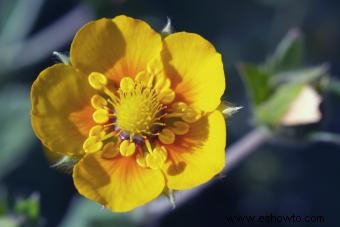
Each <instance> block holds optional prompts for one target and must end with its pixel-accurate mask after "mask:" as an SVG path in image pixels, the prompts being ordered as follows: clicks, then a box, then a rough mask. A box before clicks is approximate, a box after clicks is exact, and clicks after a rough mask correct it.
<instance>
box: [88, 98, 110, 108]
mask: <svg viewBox="0 0 340 227" xmlns="http://www.w3.org/2000/svg"><path fill="white" fill-rule="evenodd" d="M91 104H92V106H93V107H94V108H95V109H97V110H98V109H104V108H105V107H106V106H107V101H106V100H105V99H104V98H103V97H102V96H100V95H94V96H92V98H91Z"/></svg>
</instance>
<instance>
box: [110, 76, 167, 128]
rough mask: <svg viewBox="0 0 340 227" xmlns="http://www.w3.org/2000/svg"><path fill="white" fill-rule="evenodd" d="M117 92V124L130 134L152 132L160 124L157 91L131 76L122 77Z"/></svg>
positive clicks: (115, 105)
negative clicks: (137, 81)
mask: <svg viewBox="0 0 340 227" xmlns="http://www.w3.org/2000/svg"><path fill="white" fill-rule="evenodd" d="M118 94H119V97H118V101H116V102H114V109H115V114H116V117H117V126H118V127H119V128H120V129H121V130H123V131H126V132H128V133H129V134H131V135H134V134H152V130H153V128H154V127H155V126H157V125H160V124H161V122H160V116H161V111H162V109H163V105H162V104H161V102H160V100H159V97H158V96H157V92H156V91H155V90H154V89H152V88H149V87H146V86H143V85H142V84H141V83H135V82H134V81H133V80H132V79H131V78H123V79H122V80H121V83H120V89H119V91H118Z"/></svg>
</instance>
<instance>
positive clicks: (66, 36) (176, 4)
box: [0, 0, 340, 227]
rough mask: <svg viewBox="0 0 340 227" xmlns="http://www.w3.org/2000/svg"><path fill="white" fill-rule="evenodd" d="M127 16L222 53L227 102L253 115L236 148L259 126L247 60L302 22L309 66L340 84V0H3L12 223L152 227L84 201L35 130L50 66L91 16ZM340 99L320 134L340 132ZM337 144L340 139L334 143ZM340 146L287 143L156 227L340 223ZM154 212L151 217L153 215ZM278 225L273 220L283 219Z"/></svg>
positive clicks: (1, 199)
mask: <svg viewBox="0 0 340 227" xmlns="http://www.w3.org/2000/svg"><path fill="white" fill-rule="evenodd" d="M119 14H126V15H129V16H132V17H136V18H140V19H143V20H145V21H147V22H148V23H150V24H151V25H152V26H153V28H154V29H156V30H161V29H162V27H163V26H164V24H165V23H166V18H167V16H168V17H170V18H171V20H172V24H173V26H174V30H175V31H189V32H195V33H198V34H201V35H202V36H203V37H205V38H207V39H208V40H210V41H211V42H212V43H213V44H214V45H215V47H216V48H217V50H218V51H219V52H221V53H222V56H223V61H224V65H225V71H226V74H227V89H226V93H225V96H224V98H225V99H226V100H228V101H229V102H231V103H234V104H236V105H238V106H244V108H243V110H242V111H240V112H239V113H238V114H236V115H234V116H232V118H231V119H230V120H228V144H229V145H230V144H232V143H234V142H235V141H237V140H238V139H239V138H241V137H242V136H243V135H244V134H246V133H247V132H249V131H250V130H251V129H253V128H254V114H253V113H252V108H251V106H250V103H249V101H248V99H247V97H248V96H247V90H246V88H245V86H244V84H243V82H242V80H241V77H240V75H239V73H238V71H237V67H236V65H237V64H239V63H241V62H250V63H254V64H258V63H261V62H264V61H265V59H266V58H267V57H268V56H269V54H270V53H272V52H273V51H274V50H275V48H276V45H277V43H279V41H280V40H281V39H282V38H283V37H284V36H285V35H286V33H287V32H288V31H289V30H290V29H291V28H299V29H300V30H301V33H302V34H303V36H302V39H303V40H304V43H305V48H304V52H305V54H304V58H303V62H302V63H301V64H302V65H304V66H306V67H308V66H315V65H319V64H321V63H324V62H327V63H328V64H329V65H330V72H329V73H330V74H331V75H332V77H331V78H333V79H335V80H336V79H337V78H338V79H340V78H339V77H337V75H338V74H339V72H340V42H339V40H340V22H339V21H340V2H339V1H337V0H234V1H225V0H210V1H206V0H187V1H183V0H182V1H181V0H171V1H160V0H149V1H147V0H99V1H95V0H87V1H75V0H0V106H1V111H0V124H1V127H0V145H1V149H0V215H2V218H0V226H1V227H2V226H4V227H9V226H18V225H19V224H20V223H23V222H24V221H22V218H23V217H24V219H25V220H26V221H25V223H26V224H25V225H27V226H29V225H30V226H48V227H55V226H58V227H92V226H94V227H97V226H99V227H101V226H103V227H104V226H105V227H106V226H143V225H144V226H149V224H150V223H148V224H145V223H140V222H139V220H140V219H141V217H140V216H141V215H142V213H138V212H137V213H134V214H132V215H129V214H124V215H119V214H111V213H110V212H107V211H105V210H103V209H101V208H100V206H98V205H96V204H94V203H92V202H89V201H87V200H85V199H81V198H80V197H77V193H76V191H75V188H74V186H73V184H72V179H71V177H70V176H69V175H67V174H63V173H61V172H58V171H56V170H55V169H52V168H50V167H49V163H48V161H47V160H46V158H45V156H44V153H43V150H42V147H41V144H40V143H39V141H38V140H37V139H36V138H35V136H34V135H33V132H32V129H31V126H30V116H29V112H30V100H29V92H30V86H31V84H32V82H33V81H34V79H35V78H36V77H37V75H38V74H39V72H40V71H41V70H42V69H44V68H45V67H48V66H50V65H52V64H54V63H56V62H57V59H56V58H55V57H54V56H53V55H52V52H53V51H59V52H65V51H68V49H69V45H70V42H71V40H72V38H73V36H74V34H75V32H76V31H77V30H78V29H79V28H80V27H81V26H82V25H83V24H84V23H86V22H87V21H89V20H91V19H95V18H100V17H114V16H116V15H119ZM339 101H340V99H339V97H337V95H336V94H334V93H331V92H329V93H326V94H325V96H324V101H323V102H322V104H321V109H322V112H323V118H322V121H321V122H320V123H319V124H318V126H317V127H318V129H320V130H322V131H327V132H331V133H340V118H339V117H338V116H339V114H340V105H339ZM333 142H337V141H333ZM338 160H340V149H339V147H338V146H336V145H335V144H334V143H325V142H297V141H296V140H295V141H292V140H284V139H279V140H278V141H274V142H271V143H267V144H265V145H263V146H261V147H260V148H258V149H257V151H256V152H254V153H253V154H252V155H251V156H250V157H249V158H247V159H246V160H245V161H244V162H242V163H241V164H240V165H238V166H237V167H236V168H235V169H233V170H232V171H231V172H229V173H228V175H227V176H226V177H225V178H224V179H222V180H219V181H216V182H215V183H214V184H213V186H211V187H209V188H208V189H206V190H204V192H203V193H202V194H200V195H199V196H198V197H196V198H194V199H193V200H191V201H190V202H188V203H186V204H185V205H183V206H179V207H177V208H176V209H175V210H174V211H172V212H170V213H169V214H168V215H166V216H165V217H164V218H163V219H162V220H161V221H160V222H159V223H154V226H166V227H167V226H169V227H170V226H249V225H251V226H261V225H260V224H244V225H242V224H240V223H238V224H232V223H227V221H226V218H225V217H226V216H227V215H268V214H273V215H292V214H295V215H300V216H306V215H322V216H324V217H325V223H313V224H312V225H307V224H306V223H305V224H306V225H305V224H301V223H300V224H297V223H295V224H293V223H277V224H275V226H336V225H337V223H338V222H339V220H337V219H338V214H339V210H340V209H339V204H340V195H339V191H340V180H339V175H338V173H339V172H340V165H339V164H338ZM150 218H151V217H150ZM272 225H274V224H267V225H265V226H272Z"/></svg>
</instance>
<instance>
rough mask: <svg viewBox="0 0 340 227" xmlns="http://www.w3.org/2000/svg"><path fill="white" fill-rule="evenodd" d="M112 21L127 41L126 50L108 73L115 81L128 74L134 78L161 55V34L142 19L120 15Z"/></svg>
mask: <svg viewBox="0 0 340 227" xmlns="http://www.w3.org/2000/svg"><path fill="white" fill-rule="evenodd" d="M112 21H113V22H114V24H115V25H116V26H117V27H118V29H119V31H120V32H121V35H122V37H123V39H124V41H125V51H124V54H123V56H122V57H121V58H120V59H119V61H118V62H117V63H116V64H114V66H113V67H112V68H111V69H110V70H109V71H108V73H107V75H108V77H109V78H110V79H112V80H114V81H120V79H121V78H123V77H126V76H129V77H133V78H134V77H135V76H136V75H137V74H138V73H140V72H141V71H143V70H146V68H147V65H148V63H150V62H151V61H152V60H154V59H155V58H156V57H158V56H159V55H160V52H161V49H162V40H161V36H160V34H158V33H157V32H155V31H154V30H153V29H152V28H151V27H150V26H149V25H148V24H147V23H145V22H144V21H142V20H137V19H133V18H131V17H127V16H118V17H115V18H113V20H112Z"/></svg>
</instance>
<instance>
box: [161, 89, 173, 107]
mask: <svg viewBox="0 0 340 227" xmlns="http://www.w3.org/2000/svg"><path fill="white" fill-rule="evenodd" d="M160 97H161V98H160V100H161V102H162V103H164V104H169V103H171V102H172V101H174V99H175V92H174V91H173V90H172V89H167V90H164V91H162V92H161V93H160Z"/></svg>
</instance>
